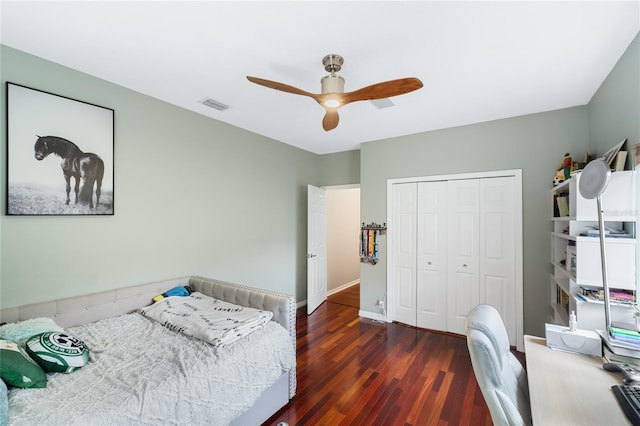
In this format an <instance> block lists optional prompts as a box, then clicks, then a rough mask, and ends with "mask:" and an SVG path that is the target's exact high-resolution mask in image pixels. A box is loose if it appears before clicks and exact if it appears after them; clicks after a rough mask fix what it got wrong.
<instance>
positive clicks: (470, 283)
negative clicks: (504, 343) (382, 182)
mask: <svg viewBox="0 0 640 426" xmlns="http://www.w3.org/2000/svg"><path fill="white" fill-rule="evenodd" d="M392 202H393V206H392V214H393V224H394V234H393V235H394V236H393V241H392V250H394V253H393V259H394V261H393V267H392V268H393V269H392V270H393V275H392V277H393V284H392V288H393V289H392V291H393V292H394V293H393V295H394V297H393V299H392V300H393V320H395V321H399V322H402V323H405V324H409V325H414V326H418V327H422V328H429V329H434V330H442V331H448V332H453V333H459V334H464V322H465V320H466V317H467V314H468V313H469V312H470V311H471V309H473V307H474V306H476V305H477V304H479V303H489V304H491V305H493V306H495V307H496V308H497V309H498V311H499V312H500V314H501V315H502V316H503V319H504V320H505V323H506V324H507V329H508V332H509V340H510V342H511V344H513V345H515V344H516V308H515V305H516V285H515V233H514V226H515V219H514V214H515V210H514V178H513V177H511V176H507V177H496V178H484V179H463V180H449V181H433V182H410V183H401V184H394V185H393V188H392Z"/></svg>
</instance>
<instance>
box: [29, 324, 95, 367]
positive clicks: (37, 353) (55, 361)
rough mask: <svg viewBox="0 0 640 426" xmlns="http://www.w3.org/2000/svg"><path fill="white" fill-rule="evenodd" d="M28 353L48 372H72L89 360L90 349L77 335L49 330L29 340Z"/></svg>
mask: <svg viewBox="0 0 640 426" xmlns="http://www.w3.org/2000/svg"><path fill="white" fill-rule="evenodd" d="M26 349H27V353H28V354H29V355H30V356H31V358H32V359H33V360H34V361H35V362H37V363H38V365H40V367H42V369H43V370H44V371H46V372H47V373H71V372H72V371H74V370H76V369H78V368H80V367H82V366H83V365H85V364H86V363H87V362H88V361H89V349H88V348H87V345H85V343H84V342H83V341H82V340H80V339H78V338H77V337H75V336H72V335H70V334H66V333H58V332H47V333H41V334H37V335H35V336H32V337H31V338H30V339H29V340H28V341H27V347H26Z"/></svg>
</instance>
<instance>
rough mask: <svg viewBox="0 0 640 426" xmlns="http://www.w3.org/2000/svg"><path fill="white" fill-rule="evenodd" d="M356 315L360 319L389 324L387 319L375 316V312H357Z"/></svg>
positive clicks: (379, 315) (378, 315)
mask: <svg viewBox="0 0 640 426" xmlns="http://www.w3.org/2000/svg"><path fill="white" fill-rule="evenodd" d="M358 315H359V316H361V317H362V318H368V319H372V320H376V321H381V322H390V321H389V320H388V319H387V317H385V316H383V315H382V314H376V313H375V312H368V311H359V312H358Z"/></svg>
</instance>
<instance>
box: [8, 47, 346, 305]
mask: <svg viewBox="0 0 640 426" xmlns="http://www.w3.org/2000/svg"><path fill="white" fill-rule="evenodd" d="M0 48H1V50H0V59H1V68H0V77H1V80H2V94H1V95H2V96H1V97H2V100H3V101H2V108H3V111H2V113H1V114H0V115H1V117H2V129H3V130H2V150H1V151H0V152H1V153H2V159H0V168H1V170H0V179H1V181H0V185H1V187H2V192H3V196H2V197H1V198H2V201H1V203H2V205H1V209H2V215H1V216H0V229H1V230H2V234H1V236H0V237H1V238H0V243H1V244H0V250H1V254H2V256H1V258H0V268H1V269H0V298H1V302H0V304H1V306H2V307H11V306H16V305H21V304H26V303H31V302H38V301H42V300H50V299H54V298H60V297H67V296H73V295H78V294H85V293H88V292H94V291H102V290H105V289H111V288H118V287H124V286H128V285H134V284H140V283H144V282H150V281H154V280H158V279H166V278H171V277H177V276H183V275H191V274H202V275H207V276H211V277H215V278H219V279H223V280H228V281H234V282H240V283H244V284H248V285H253V286H257V287H262V288H267V289H272V290H276V291H282V292H286V293H290V294H296V296H297V298H298V300H304V299H306V259H305V257H304V255H305V250H306V249H305V247H306V238H307V236H306V217H307V207H306V193H307V184H309V183H311V184H314V185H321V184H323V182H322V181H321V174H320V172H319V168H320V161H319V156H318V155H316V154H312V153H309V152H307V151H303V150H300V149H297V148H293V147H291V146H289V145H285V144H283V143H280V142H277V141H274V140H271V139H268V138H265V137H262V136H259V135H256V134H254V133H250V132H247V131H244V130H241V129H238V128H236V127H233V126H230V125H227V124H224V123H222V122H219V121H217V120H213V119H211V118H207V117H205V116H202V115H199V114H195V113H193V112H190V111H187V110H184V109H181V108H178V107H175V106H172V105H170V104H167V103H165V102H161V101H158V100H157V99H153V98H150V97H147V96H144V95H141V94H139V93H136V92H133V91H130V90H127V89H125V88H123V87H120V86H117V85H114V84H111V83H108V82H105V81H103V80H100V79H97V78H94V77H91V76H88V75H86V74H83V73H80V72H77V71H74V70H71V69H69V68H65V67H62V66H60V65H57V64H54V63H51V62H48V61H44V60H42V59H40V58H36V57H34V56H31V55H27V54H25V53H24V52H20V51H18V50H15V49H11V48H9V47H6V46H0ZM5 81H10V82H14V83H18V84H22V85H26V86H29V87H33V88H35V89H40V90H44V91H48V92H52V93H55V94H59V95H63V96H67V97H70V98H74V99H79V100H82V101H86V102H90V103H94V104H97V105H101V106H105V107H108V108H113V109H114V110H115V215H114V216H102V217H88V216H85V217H68V216H67V217H22V216H6V215H4V212H5V202H6V196H5V195H4V193H5V184H6V182H5V179H6V161H5V158H6V134H5V131H4V129H5V126H6V122H5V120H6V117H5V113H4V107H5V102H4V99H5V90H6V88H5V84H4V83H5ZM178 84H179V82H176V88H175V90H179V86H178ZM34 142H35V141H34ZM34 161H35V160H34ZM46 161H56V160H55V159H54V158H51V159H47V160H46ZM334 162H335V163H336V164H335V165H333V167H334V173H335V174H337V175H340V176H345V175H348V174H350V173H351V170H350V169H349V170H345V171H344V172H343V171H342V170H341V169H340V167H342V166H341V164H342V163H344V162H343V161H340V156H336V158H335V159H334ZM60 179H63V178H62V173H60ZM351 181H352V179H351V178H349V179H348V182H340V183H351Z"/></svg>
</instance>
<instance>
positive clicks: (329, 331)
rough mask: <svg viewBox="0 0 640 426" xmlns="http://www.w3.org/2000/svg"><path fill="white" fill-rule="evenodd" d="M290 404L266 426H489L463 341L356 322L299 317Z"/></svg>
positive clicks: (337, 310)
mask: <svg viewBox="0 0 640 426" xmlns="http://www.w3.org/2000/svg"><path fill="white" fill-rule="evenodd" d="M297 364H298V365H297V377H298V388H297V394H296V396H295V398H294V399H293V400H292V401H290V402H289V404H287V405H286V406H285V407H283V408H282V409H281V410H280V411H279V412H278V413H276V414H275V415H274V416H273V417H271V418H270V419H269V420H268V421H267V422H265V425H269V426H271V425H273V426H275V425H277V424H278V423H279V422H287V423H288V424H289V425H291V426H293V425H491V416H490V414H489V410H488V408H487V406H486V404H485V402H484V399H483V397H482V394H481V392H480V389H479V387H478V385H477V382H476V380H475V377H474V375H473V370H472V367H471V360H470V358H469V352H468V350H467V346H466V340H465V339H464V338H462V337H459V336H454V335H449V334H442V333H437V332H430V331H427V330H422V329H416V328H412V327H407V326H403V325H399V324H395V323H391V324H388V323H380V322H376V321H373V320H369V319H366V318H360V317H358V308H356V307H352V306H347V305H345V304H341V303H333V302H330V301H327V302H325V303H323V304H322V305H321V306H320V307H319V308H318V309H317V310H316V311H315V312H314V313H313V314H312V315H311V316H307V315H306V311H305V309H304V308H303V309H299V310H298V315H297Z"/></svg>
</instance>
